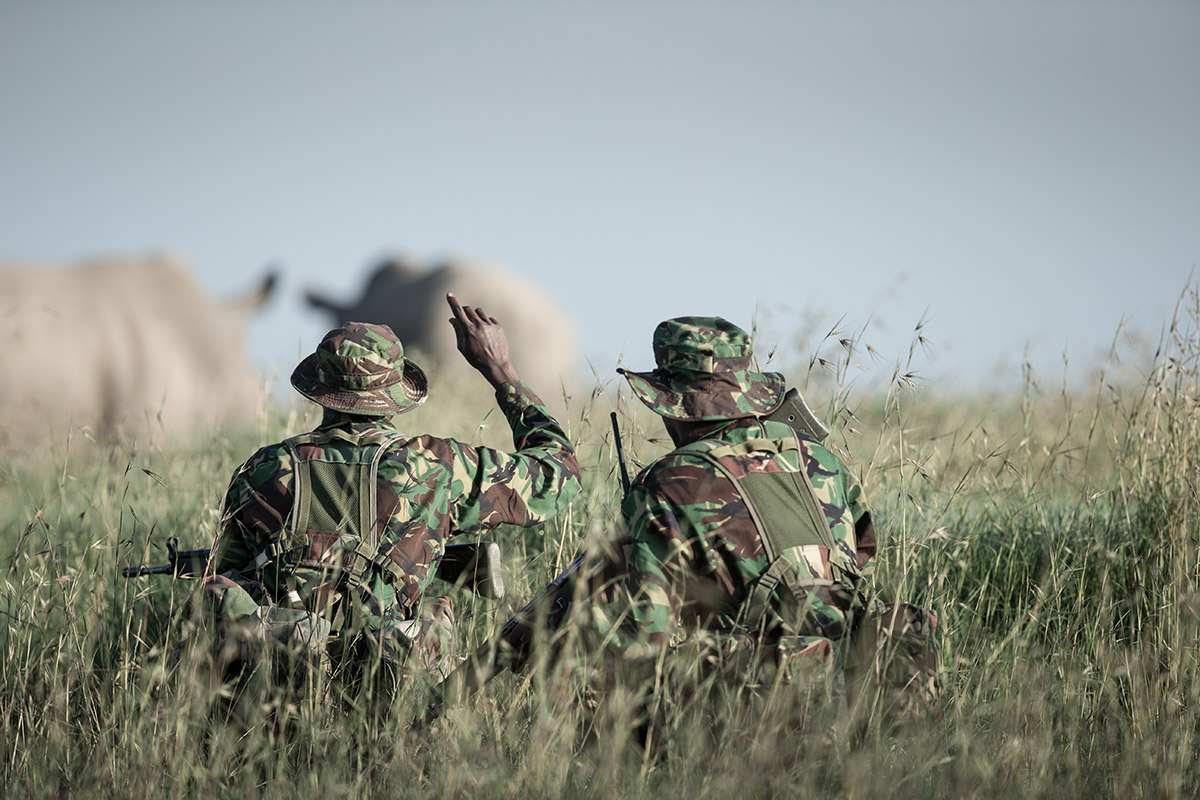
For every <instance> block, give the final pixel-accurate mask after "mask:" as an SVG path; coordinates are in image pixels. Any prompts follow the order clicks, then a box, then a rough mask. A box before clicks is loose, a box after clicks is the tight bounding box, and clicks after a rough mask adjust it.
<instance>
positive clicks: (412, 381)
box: [292, 322, 429, 416]
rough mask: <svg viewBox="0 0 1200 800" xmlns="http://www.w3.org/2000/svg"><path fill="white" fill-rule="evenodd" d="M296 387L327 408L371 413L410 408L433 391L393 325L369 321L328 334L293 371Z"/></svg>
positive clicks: (383, 414)
mask: <svg viewBox="0 0 1200 800" xmlns="http://www.w3.org/2000/svg"><path fill="white" fill-rule="evenodd" d="M292 386H293V387H295V389H296V391H297V392H299V393H300V394H302V395H304V396H305V397H307V398H308V399H309V400H312V401H313V402H314V403H317V404H319V405H322V406H325V408H332V409H333V410H335V411H345V412H347V413H350V414H366V415H369V416H391V415H393V414H400V413H402V412H404V411H411V410H412V409H414V408H416V407H417V406H419V405H421V403H423V402H424V401H425V397H426V396H427V395H428V394H429V381H428V380H427V379H426V378H425V373H424V372H423V371H422V370H421V368H420V367H418V366H417V365H416V364H414V363H413V362H412V361H409V360H408V359H407V358H405V357H404V346H403V345H401V344H400V340H399V339H398V338H396V334H394V333H392V329H391V328H389V327H388V326H387V325H372V324H371V323H367V322H347V323H346V324H345V325H344V326H342V327H341V328H334V329H333V330H331V331H330V332H329V333H327V334H325V338H324V339H322V340H321V343H320V344H319V345H317V351H316V352H315V353H313V354H312V355H310V356H308V357H307V358H305V359H304V360H303V361H301V362H300V364H299V365H298V366H297V367H296V369H295V370H294V371H293V372H292Z"/></svg>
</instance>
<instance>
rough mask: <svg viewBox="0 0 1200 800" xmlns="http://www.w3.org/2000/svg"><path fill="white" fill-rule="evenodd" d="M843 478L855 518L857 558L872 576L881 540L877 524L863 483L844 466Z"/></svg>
mask: <svg viewBox="0 0 1200 800" xmlns="http://www.w3.org/2000/svg"><path fill="white" fill-rule="evenodd" d="M842 478H843V480H844V481H845V486H846V503H847V504H848V505H849V506H850V516H851V517H852V518H853V519H854V541H855V548H856V559H855V560H856V563H857V564H858V569H859V572H860V573H861V574H862V575H863V576H864V577H867V578H870V577H871V575H872V573H874V572H875V564H874V558H875V554H876V552H878V549H879V541H878V540H877V539H876V537H875V524H874V522H872V520H871V511H870V509H868V508H867V501H866V498H865V497H864V496H863V490H862V484H861V483H859V482H858V481H857V480H855V478H854V475H853V474H851V472H850V470H849V469H846V468H845V467H844V466H843V467H842Z"/></svg>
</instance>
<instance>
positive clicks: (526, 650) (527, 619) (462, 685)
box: [426, 411, 629, 721]
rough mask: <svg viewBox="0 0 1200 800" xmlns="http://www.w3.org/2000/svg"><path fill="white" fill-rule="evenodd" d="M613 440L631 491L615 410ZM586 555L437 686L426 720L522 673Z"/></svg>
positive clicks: (566, 607)
mask: <svg viewBox="0 0 1200 800" xmlns="http://www.w3.org/2000/svg"><path fill="white" fill-rule="evenodd" d="M610 419H611V420H612V428H613V441H614V443H615V444H616V449H617V463H618V465H619V466H620V472H621V490H622V494H623V495H628V494H629V471H628V469H627V468H626V466H625V451H624V449H623V448H622V447H621V429H620V427H619V426H618V425H617V412H615V411H614V412H612V413H611V415H610ZM584 563H585V562H584V554H583V553H580V554H579V555H577V556H575V559H574V560H573V561H572V562H571V563H570V564H568V565H567V568H566V569H564V570H563V571H562V572H560V573H559V574H558V575H556V576H555V578H554V580H552V581H550V583H548V584H546V586H545V588H543V589H542V590H541V591H540V592H538V593H537V595H535V596H534V598H533V599H532V600H530V601H529V602H528V603H526V604H525V605H524V606H523V607H522V608H521V610H520V611H518V612H517V613H516V614H514V615H513V616H512V617H510V618H509V620H508V621H507V622H505V623H504V626H503V627H502V628H501V629H500V635H499V636H498V637H496V641H495V643H494V644H493V643H492V642H490V641H489V642H487V643H485V644H484V645H482V646H481V647H480V648H479V649H478V650H476V651H475V653H474V655H473V656H471V657H470V658H468V659H467V660H466V662H464V663H463V664H462V665H461V666H460V667H458V668H457V669H456V670H455V671H454V672H452V673H450V675H448V676H447V677H446V679H445V680H444V681H442V683H441V684H440V685H439V686H438V689H437V691H436V692H435V695H434V696H435V698H437V699H435V700H434V702H433V703H432V704H431V705H430V706H429V708H428V710H427V711H426V721H432V720H433V719H435V718H437V717H438V716H439V715H440V714H441V709H442V705H443V703H444V702H445V701H446V699H447V698H449V697H464V696H465V695H466V694H473V693H475V692H477V691H478V690H479V689H482V688H483V686H484V684H486V683H487V682H488V681H490V680H491V679H492V678H494V677H496V676H497V675H499V674H500V673H501V672H503V671H504V670H506V669H509V670H512V671H513V672H520V671H521V670H522V669H523V668H524V666H525V664H526V663H527V662H528V661H529V657H530V655H531V654H532V650H533V645H534V638H535V636H536V634H537V631H538V630H547V631H556V630H558V629H559V628H560V627H561V626H562V623H563V620H564V619H565V618H566V616H567V614H568V613H570V610H571V604H572V602H573V601H574V597H575V587H576V585H577V583H578V582H579V580H580V575H579V573H580V570H581V569H584ZM602 566H603V560H598V561H597V562H595V563H592V564H589V565H588V570H587V572H586V573H585V574H584V576H583V579H584V580H588V579H590V578H592V577H594V575H595V574H596V573H597V572H598V571H599V569H600V568H601V567H602Z"/></svg>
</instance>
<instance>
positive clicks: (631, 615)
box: [593, 418, 876, 655]
mask: <svg viewBox="0 0 1200 800" xmlns="http://www.w3.org/2000/svg"><path fill="white" fill-rule="evenodd" d="M792 437H793V434H792V430H791V428H790V427H788V426H787V425H784V424H782V423H777V422H768V421H763V422H760V421H758V420H757V419H753V418H751V419H740V420H733V421H728V422H718V423H714V424H713V425H712V427H711V428H709V429H707V430H706V431H704V437H703V438H705V439H709V440H716V441H718V442H720V443H722V444H732V445H737V444H744V443H746V442H748V441H750V440H752V439H770V440H774V441H776V442H778V443H780V444H785V443H790V442H791V441H792ZM799 441H800V447H801V448H802V449H803V456H804V463H805V467H806V470H807V472H808V476H809V479H810V480H811V482H812V485H813V488H814V490H815V492H816V494H817V497H818V499H819V500H820V502H821V506H822V508H823V511H824V513H825V517H826V518H827V520H828V521H829V526H830V531H831V533H832V534H833V540H834V545H835V547H834V552H832V553H829V554H828V559H829V562H830V564H832V565H833V568H832V569H826V570H825V572H826V575H824V576H822V575H819V574H816V573H817V570H816V569H815V568H814V570H813V577H814V578H821V577H825V578H828V577H830V575H832V576H833V577H834V578H835V580H833V581H832V582H831V585H827V586H819V587H816V588H814V589H812V590H810V591H809V597H808V598H807V600H808V608H809V611H810V612H811V616H810V618H809V619H808V621H807V622H805V623H804V624H798V623H797V621H794V620H793V621H791V622H792V630H793V632H796V633H799V634H801V635H818V636H824V637H828V638H836V637H838V636H840V635H841V633H843V632H845V631H846V630H848V629H849V625H850V619H849V616H850V615H851V614H854V613H857V611H856V609H857V608H858V607H860V605H861V600H860V598H859V596H858V593H857V592H855V591H854V585H857V584H860V583H861V581H862V580H863V579H864V576H865V574H866V573H867V572H869V570H870V565H869V562H870V560H871V558H872V556H873V555H874V554H875V549H876V540H875V532H874V528H873V526H872V523H871V514H870V512H869V511H868V510H867V507H866V504H865V502H864V499H863V496H862V489H861V487H860V486H859V484H858V483H857V482H856V481H855V480H854V478H853V476H852V475H851V474H850V472H849V470H847V469H846V468H845V467H844V466H843V465H842V464H841V462H840V461H839V460H838V459H837V457H835V456H834V455H833V453H831V452H830V451H829V450H828V449H826V448H825V447H823V446H822V445H820V444H819V443H818V442H817V441H816V440H815V439H812V438H811V437H809V436H807V435H806V434H800V438H799ZM779 449H780V450H782V452H780V453H777V454H774V455H772V454H770V453H766V452H761V451H759V452H756V451H754V450H751V451H750V452H748V453H746V454H745V455H736V456H722V457H721V459H720V463H721V464H722V466H724V467H726V468H727V469H728V470H730V472H731V473H732V474H733V475H735V476H737V477H741V476H743V475H746V474H748V473H750V472H775V471H781V470H784V471H792V472H795V471H796V470H797V469H798V463H797V461H796V455H797V450H796V447H795V444H791V446H790V449H785V448H784V447H782V446H781V447H780V448H779ZM622 511H623V513H624V515H625V517H626V519H627V520H628V523H629V528H630V532H629V533H630V536H629V540H628V542H627V544H626V546H625V560H626V572H625V577H624V579H623V580H624V587H623V589H624V590H623V591H620V592H618V593H617V594H618V597H622V598H623V600H619V601H618V604H619V605H620V604H624V603H628V604H629V607H628V608H624V609H622V608H611V607H610V608H607V609H598V611H599V615H598V617H597V616H596V615H594V616H593V619H594V620H595V623H593V624H595V625H597V626H600V627H604V626H610V627H608V630H607V633H606V634H605V635H606V638H607V639H608V641H609V643H610V645H612V646H615V647H616V648H617V649H618V650H622V651H625V652H627V653H628V654H629V655H638V654H643V653H644V651H643V648H644V647H645V646H647V645H648V646H649V647H650V648H651V651H653V650H656V649H657V648H658V647H661V646H663V645H665V644H667V643H668V642H670V641H671V640H672V637H673V636H675V635H676V634H677V633H678V632H679V628H680V626H683V627H684V628H685V629H686V628H691V627H702V628H705V629H709V630H713V631H722V632H736V631H737V630H738V628H737V624H736V620H737V617H738V612H739V609H740V607H741V605H742V604H743V603H744V602H745V601H746V600H747V598H748V594H749V590H750V589H751V588H752V586H753V584H754V582H755V581H756V580H757V579H758V578H760V577H761V576H762V575H763V573H764V572H765V571H766V569H767V558H766V555H765V554H764V550H763V543H762V539H761V537H760V536H759V533H758V531H757V529H756V528H755V525H754V523H753V522H752V520H751V518H750V514H749V512H748V510H747V508H746V504H745V503H744V502H743V500H742V498H741V496H740V494H739V492H738V490H737V488H736V487H735V485H734V484H733V482H732V481H730V480H729V478H727V477H725V476H724V475H722V474H720V472H719V471H718V470H717V469H716V468H715V467H714V466H713V465H712V464H711V463H708V462H707V461H705V460H704V459H703V458H702V457H700V456H697V455H696V454H694V453H689V452H687V447H686V446H685V447H683V448H680V449H677V450H675V451H673V452H671V453H669V454H668V455H666V456H664V457H663V458H661V459H659V460H658V461H656V462H655V463H654V464H652V465H651V466H650V467H648V468H647V469H645V470H644V471H642V473H641V474H640V475H638V477H637V478H636V480H635V481H634V482H633V485H632V487H631V489H630V492H629V495H628V497H626V499H625V503H624V505H623V508H622ZM767 615H768V619H767V626H766V630H767V631H768V632H774V633H776V634H777V633H779V632H780V631H781V628H782V625H781V623H782V622H783V620H782V619H781V618H780V617H779V605H778V604H776V605H775V606H774V607H773V608H772V609H770V610H768V612H767ZM772 615H774V616H772ZM618 620H620V624H617V621H618Z"/></svg>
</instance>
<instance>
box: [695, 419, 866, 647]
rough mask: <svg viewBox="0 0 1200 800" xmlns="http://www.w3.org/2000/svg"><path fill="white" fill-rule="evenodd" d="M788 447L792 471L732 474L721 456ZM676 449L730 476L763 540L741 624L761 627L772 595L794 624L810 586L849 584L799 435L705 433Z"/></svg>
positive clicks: (849, 572)
mask: <svg viewBox="0 0 1200 800" xmlns="http://www.w3.org/2000/svg"><path fill="white" fill-rule="evenodd" d="M791 450H794V451H796V460H797V462H798V463H799V465H800V469H799V470H798V471H796V472H790V471H785V472H752V473H749V474H747V475H744V476H741V477H735V476H734V475H733V473H732V472H730V471H729V469H728V468H726V467H725V465H724V464H722V463H721V461H720V459H721V458H723V457H727V456H747V455H750V454H752V453H753V454H756V455H760V454H766V455H768V456H771V457H774V456H778V455H780V454H782V453H785V452H788V451H791ZM676 452H680V453H689V454H691V455H695V456H698V457H700V458H702V459H704V460H705V461H706V462H708V463H709V464H711V465H712V466H713V467H714V468H715V469H716V470H717V471H718V472H720V473H721V474H722V475H724V476H725V477H726V478H728V479H729V480H730V481H732V482H733V485H734V487H735V488H736V489H737V490H738V493H739V494H740V495H741V497H742V500H743V502H744V503H745V505H746V510H747V511H748V512H749V514H750V519H751V521H752V522H753V523H754V527H755V529H756V530H757V531H758V535H759V538H760V539H761V540H762V543H763V552H764V554H765V555H766V558H767V569H766V571H765V572H763V574H762V575H761V576H760V577H759V578H758V579H757V580H756V581H755V582H754V584H753V585H752V586H751V588H750V592H749V595H748V596H747V598H746V600H745V602H743V603H742V607H741V608H740V609H739V611H738V616H737V622H738V624H739V625H740V626H744V627H745V628H747V629H749V630H752V631H759V632H761V630H762V628H763V626H764V625H765V621H766V619H767V612H768V610H769V608H770V605H771V599H772V597H773V596H778V597H779V598H780V600H781V601H782V608H781V609H780V611H781V612H782V616H783V619H784V624H785V625H786V626H789V627H790V626H792V625H798V624H799V623H800V621H801V617H802V615H803V613H804V609H805V605H806V598H807V594H808V590H809V589H811V588H814V587H817V586H821V585H826V586H831V585H833V584H835V583H843V584H845V583H849V585H851V586H853V585H854V583H855V582H856V580H857V569H856V565H853V564H851V563H849V561H848V559H847V558H846V556H845V554H844V553H843V552H842V551H841V550H840V549H839V548H838V547H837V546H836V545H835V544H834V541H833V533H832V531H831V530H830V528H829V520H828V519H826V517H825V514H824V512H822V510H821V504H820V501H819V500H818V498H817V496H816V494H815V492H814V490H813V486H812V482H811V481H810V480H809V478H808V472H807V470H806V469H805V463H804V450H803V449H802V448H801V447H800V441H799V438H798V436H796V435H793V436H792V437H790V438H789V439H785V440H774V439H749V440H747V441H745V442H742V443H740V444H727V443H725V442H721V441H717V440H714V439H704V440H701V441H698V442H693V443H691V444H688V445H685V446H684V447H682V448H680V449H679V450H678V451H676ZM817 576H819V577H817Z"/></svg>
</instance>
